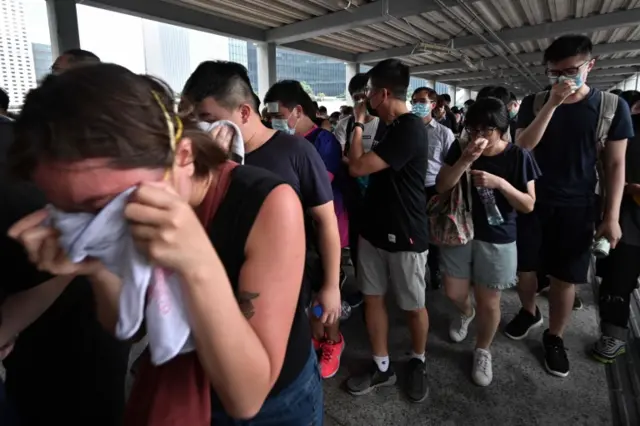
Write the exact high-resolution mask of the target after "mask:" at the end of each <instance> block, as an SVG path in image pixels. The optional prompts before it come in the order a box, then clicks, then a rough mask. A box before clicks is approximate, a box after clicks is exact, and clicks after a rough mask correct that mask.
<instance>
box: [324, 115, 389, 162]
mask: <svg viewBox="0 0 640 426" xmlns="http://www.w3.org/2000/svg"><path fill="white" fill-rule="evenodd" d="M350 118H351V117H345V118H343V119H342V120H340V121H338V124H337V125H336V130H335V131H334V132H333V133H334V135H335V137H336V139H338V142H340V145H341V146H342V152H344V147H345V145H346V144H347V127H348V126H349V119H350ZM372 118H373V119H372V120H370V121H369V122H368V123H362V124H364V132H362V147H363V148H364V152H365V153H367V152H369V151H371V147H372V146H373V143H374V139H375V137H376V132H377V131H378V123H379V122H380V119H379V118H378V117H372ZM350 137H351V139H353V131H352V132H351V136H350ZM349 142H352V140H351V141H349Z"/></svg>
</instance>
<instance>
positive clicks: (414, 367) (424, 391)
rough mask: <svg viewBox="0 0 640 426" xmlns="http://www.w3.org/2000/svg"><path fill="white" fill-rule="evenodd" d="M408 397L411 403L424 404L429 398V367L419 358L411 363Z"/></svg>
mask: <svg viewBox="0 0 640 426" xmlns="http://www.w3.org/2000/svg"><path fill="white" fill-rule="evenodd" d="M407 380H408V381H407V397H409V401H411V402H422V401H424V400H425V399H427V396H429V386H428V384H427V366H426V364H425V363H424V362H422V361H421V360H419V359H417V358H412V359H411V360H410V361H409V378H408V379H407Z"/></svg>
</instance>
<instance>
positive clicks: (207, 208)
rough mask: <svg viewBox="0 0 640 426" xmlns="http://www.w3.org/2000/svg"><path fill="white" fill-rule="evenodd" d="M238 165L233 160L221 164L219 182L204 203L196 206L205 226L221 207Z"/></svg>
mask: <svg viewBox="0 0 640 426" xmlns="http://www.w3.org/2000/svg"><path fill="white" fill-rule="evenodd" d="M237 165H238V164H237V163H234V162H233V161H225V162H224V163H223V164H222V165H220V169H219V170H220V175H219V177H218V184H217V185H216V187H215V188H212V189H210V190H209V192H208V193H207V195H206V196H205V198H204V200H203V201H202V204H200V206H198V207H197V208H196V214H197V215H198V218H199V219H200V222H202V224H203V225H204V226H205V227H207V226H208V225H209V222H211V220H213V217H214V216H215V214H216V212H217V211H218V207H220V204H221V203H222V200H223V199H224V196H225V195H226V194H227V190H228V189H229V185H230V184H231V172H232V171H233V169H235V168H236V166H237Z"/></svg>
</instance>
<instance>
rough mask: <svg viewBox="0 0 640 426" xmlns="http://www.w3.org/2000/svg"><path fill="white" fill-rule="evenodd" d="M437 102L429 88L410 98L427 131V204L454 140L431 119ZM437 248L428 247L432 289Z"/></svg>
mask: <svg viewBox="0 0 640 426" xmlns="http://www.w3.org/2000/svg"><path fill="white" fill-rule="evenodd" d="M437 101H438V94H437V93H436V91H435V90H433V89H431V88H429V87H419V88H417V89H416V90H415V91H414V92H413V95H412V96H411V112H412V113H414V114H415V115H417V116H418V117H420V118H422V121H423V122H424V125H425V128H426V129H427V154H428V160H429V163H428V165H427V176H426V177H425V182H424V187H425V191H426V193H427V202H429V200H430V199H431V198H432V197H433V196H434V195H436V194H437V193H438V192H437V191H436V176H438V172H439V171H440V168H441V167H442V165H443V164H444V159H445V157H446V156H447V152H449V148H450V147H451V144H452V143H453V141H454V140H455V137H454V136H453V132H452V131H451V129H449V128H448V127H447V126H445V125H443V124H440V123H439V122H438V121H437V120H435V119H434V118H433V115H432V114H431V111H432V110H433V109H434V108H435V106H436V103H437ZM438 254H439V252H438V247H437V246H434V245H430V246H429V255H428V257H427V259H428V260H427V263H428V265H429V276H430V281H429V284H430V286H431V288H432V289H437V288H439V287H440V281H441V279H440V268H439V265H438Z"/></svg>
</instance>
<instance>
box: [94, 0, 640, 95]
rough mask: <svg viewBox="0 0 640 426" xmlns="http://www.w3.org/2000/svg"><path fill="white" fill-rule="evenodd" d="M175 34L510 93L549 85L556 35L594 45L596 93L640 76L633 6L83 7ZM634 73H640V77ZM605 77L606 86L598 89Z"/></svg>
mask: <svg viewBox="0 0 640 426" xmlns="http://www.w3.org/2000/svg"><path fill="white" fill-rule="evenodd" d="M84 3H85V4H90V5H93V6H98V7H103V8H107V9H111V10H117V11H120V12H125V13H131V14H134V15H139V16H144V17H147V18H151V19H156V20H160V21H163V22H169V23H173V24H176V25H183V26H186V27H190V28H194V29H199V30H203V31H209V32H213V33H218V34H224V35H227V36H230V37H235V38H240V39H245V40H251V41H254V42H267V43H274V44H277V45H280V46H281V47H286V48H291V49H296V50H300V51H303V52H307V53H312V54H317V55H322V56H327V57H331V58H335V59H338V60H341V61H345V62H357V63H363V64H370V63H375V62H378V61H380V60H383V59H386V58H392V57H393V58H399V59H401V60H402V61H404V62H405V63H406V64H407V65H409V66H411V70H412V73H413V74H415V75H416V76H419V77H423V78H427V79H434V80H437V81H443V82H446V83H448V84H455V85H456V86H459V87H469V88H475V87H481V86H483V85H486V84H488V82H500V83H501V84H503V85H507V86H509V87H511V88H512V90H513V91H515V92H526V91H530V90H532V89H535V88H537V87H541V86H542V85H544V84H546V82H545V81H546V79H545V78H544V75H543V73H544V67H543V66H542V63H541V60H542V51H543V50H544V49H545V48H546V47H547V46H548V45H549V43H551V41H552V40H553V39H554V38H555V37H558V36H561V35H563V34H568V33H583V34H586V35H588V36H589V37H591V39H592V41H593V42H594V43H595V44H596V47H595V49H594V54H595V55H597V56H598V62H597V66H596V67H597V68H596V69H597V70H596V71H594V72H593V74H592V77H593V79H594V82H595V81H598V84H602V85H604V84H605V83H606V84H609V83H611V84H609V86H613V85H615V84H616V83H617V82H620V81H622V80H624V79H626V78H628V77H629V76H631V75H633V74H634V73H635V72H636V67H640V55H638V54H639V53H640V2H638V1H636V0H581V1H573V0H479V1H475V0H375V1H370V0H351V1H349V0H135V1H132V0H85V1H84ZM638 69H640V68H638ZM606 78H608V80H603V79H606Z"/></svg>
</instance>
